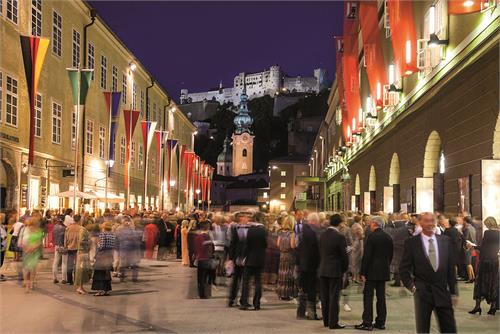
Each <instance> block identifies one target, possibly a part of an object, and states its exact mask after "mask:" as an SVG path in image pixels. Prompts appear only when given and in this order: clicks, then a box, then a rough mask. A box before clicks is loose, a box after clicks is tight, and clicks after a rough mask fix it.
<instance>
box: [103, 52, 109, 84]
mask: <svg viewBox="0 0 500 334" xmlns="http://www.w3.org/2000/svg"><path fill="white" fill-rule="evenodd" d="M107 71H108V60H107V59H106V57H105V56H104V55H101V88H102V89H106V86H107V85H106V76H107Z"/></svg>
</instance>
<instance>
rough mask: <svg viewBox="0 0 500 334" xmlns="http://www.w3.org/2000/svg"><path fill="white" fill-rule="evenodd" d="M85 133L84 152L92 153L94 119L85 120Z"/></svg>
mask: <svg viewBox="0 0 500 334" xmlns="http://www.w3.org/2000/svg"><path fill="white" fill-rule="evenodd" d="M86 132H87V135H86V136H85V138H86V140H87V141H86V143H85V144H86V145H85V152H87V154H90V155H92V154H93V153H94V121H92V120H90V119H88V120H87V131H86Z"/></svg>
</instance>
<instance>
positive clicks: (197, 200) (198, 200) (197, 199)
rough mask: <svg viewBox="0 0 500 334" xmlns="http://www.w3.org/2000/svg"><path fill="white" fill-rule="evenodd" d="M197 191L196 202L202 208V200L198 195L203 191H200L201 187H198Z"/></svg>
mask: <svg viewBox="0 0 500 334" xmlns="http://www.w3.org/2000/svg"><path fill="white" fill-rule="evenodd" d="M195 192H196V202H197V206H198V210H199V209H200V202H201V201H200V199H199V198H198V197H199V195H200V192H201V191H200V189H196V191H195Z"/></svg>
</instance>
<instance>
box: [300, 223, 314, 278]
mask: <svg viewBox="0 0 500 334" xmlns="http://www.w3.org/2000/svg"><path fill="white" fill-rule="evenodd" d="M319 229H320V228H319V226H313V225H309V224H303V225H302V241H301V242H300V244H299V245H298V247H297V265H298V267H299V271H309V272H316V271H317V270H318V267H319V234H320V233H319V232H320V231H319Z"/></svg>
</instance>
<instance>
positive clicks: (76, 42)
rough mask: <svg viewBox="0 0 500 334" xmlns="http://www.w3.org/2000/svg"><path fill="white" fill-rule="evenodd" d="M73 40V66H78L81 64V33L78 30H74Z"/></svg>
mask: <svg viewBox="0 0 500 334" xmlns="http://www.w3.org/2000/svg"><path fill="white" fill-rule="evenodd" d="M72 41H73V42H72V44H71V45H72V48H71V59H72V62H73V63H72V64H73V67H77V66H79V65H80V33H79V32H78V31H76V30H73V39H72Z"/></svg>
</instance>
